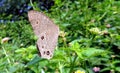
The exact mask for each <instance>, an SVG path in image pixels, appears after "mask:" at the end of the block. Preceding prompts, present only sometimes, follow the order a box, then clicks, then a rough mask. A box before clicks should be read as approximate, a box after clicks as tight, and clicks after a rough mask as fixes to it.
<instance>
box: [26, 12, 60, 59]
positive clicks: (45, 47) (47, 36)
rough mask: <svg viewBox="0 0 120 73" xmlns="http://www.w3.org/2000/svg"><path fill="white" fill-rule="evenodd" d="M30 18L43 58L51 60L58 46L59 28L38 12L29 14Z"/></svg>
mask: <svg viewBox="0 0 120 73" xmlns="http://www.w3.org/2000/svg"><path fill="white" fill-rule="evenodd" d="M28 18H29V21H30V23H31V25H32V27H33V30H34V32H35V34H36V36H37V37H38V40H37V47H38V49H39V51H40V55H41V57H42V58H47V59H50V58H51V57H52V56H53V53H54V48H55V47H56V44H57V39H58V35H59V27H58V26H57V25H55V24H54V23H53V22H52V21H51V20H50V19H49V18H48V17H47V16H45V15H44V14H42V13H40V12H37V11H30V12H28Z"/></svg>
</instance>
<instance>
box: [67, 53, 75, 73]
mask: <svg viewBox="0 0 120 73" xmlns="http://www.w3.org/2000/svg"><path fill="white" fill-rule="evenodd" d="M76 59H77V55H76V54H75V57H74V60H73V62H72V63H71V68H70V72H69V73H72V71H73V68H74V63H75V61H76Z"/></svg>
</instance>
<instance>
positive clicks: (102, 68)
mask: <svg viewBox="0 0 120 73" xmlns="http://www.w3.org/2000/svg"><path fill="white" fill-rule="evenodd" d="M29 10H37V11H41V12H43V13H44V14H45V15H47V16H48V17H50V18H51V20H53V21H54V23H55V24H56V25H58V26H59V28H60V35H59V40H58V45H57V47H56V49H55V52H54V56H53V58H52V59H50V60H47V59H43V58H41V57H39V56H38V50H37V49H36V44H35V43H36V40H37V39H36V36H35V35H34V33H33V30H32V27H31V25H30V23H29V21H28V17H27V12H28V11H29ZM0 73H120V1H119V0H0Z"/></svg>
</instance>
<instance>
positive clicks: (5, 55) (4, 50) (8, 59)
mask: <svg viewBox="0 0 120 73" xmlns="http://www.w3.org/2000/svg"><path fill="white" fill-rule="evenodd" d="M2 48H3V51H4V54H5V56H6V57H7V61H8V63H10V59H9V58H8V55H7V52H6V50H5V48H4V47H2Z"/></svg>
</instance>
